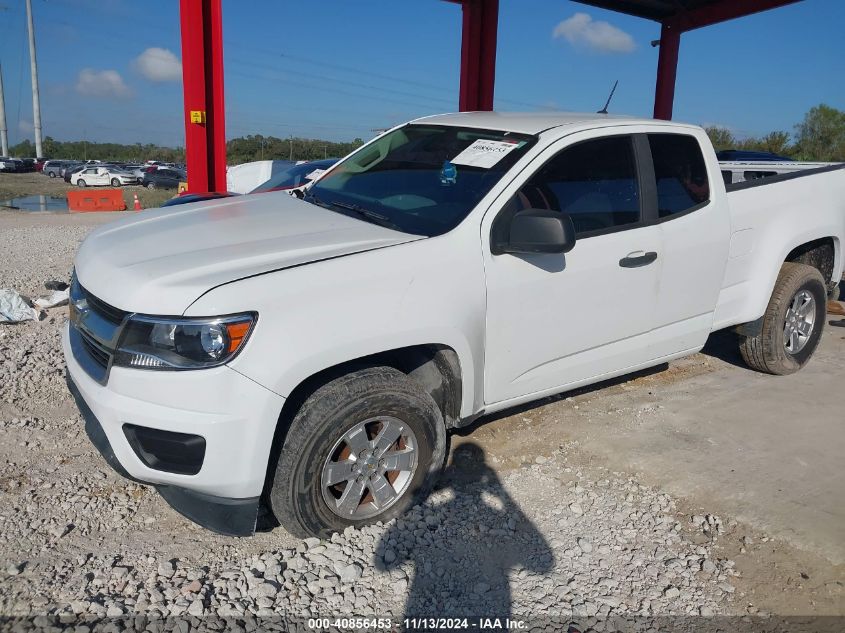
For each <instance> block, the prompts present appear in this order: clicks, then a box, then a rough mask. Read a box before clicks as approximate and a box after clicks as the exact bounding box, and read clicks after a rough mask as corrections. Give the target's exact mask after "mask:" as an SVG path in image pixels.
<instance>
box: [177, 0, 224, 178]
mask: <svg viewBox="0 0 845 633" xmlns="http://www.w3.org/2000/svg"><path fill="white" fill-rule="evenodd" d="M180 16H181V24H182V84H183V88H184V95H185V97H184V99H185V104H184V109H185V113H184V115H185V145H186V153H187V167H188V190H189V191H193V192H203V191H226V114H225V97H224V92H223V14H222V9H221V0H180Z"/></svg>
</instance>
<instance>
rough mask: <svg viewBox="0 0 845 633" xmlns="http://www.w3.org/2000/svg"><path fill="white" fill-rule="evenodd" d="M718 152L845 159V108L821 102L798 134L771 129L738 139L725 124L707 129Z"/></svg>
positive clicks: (801, 126)
mask: <svg viewBox="0 0 845 633" xmlns="http://www.w3.org/2000/svg"><path fill="white" fill-rule="evenodd" d="M705 130H706V131H707V135H708V136H709V137H710V141H711V142H712V143H713V147H715V148H716V151H717V152H718V151H721V150H723V149H744V150H754V151H759V152H772V153H773V154H780V155H781V156H786V157H788V158H794V159H795V160H809V161H826V162H839V161H845V111H842V110H837V109H836V108H833V107H831V106H828V105H825V104H823V103H822V104H820V105H817V106H816V107H814V108H811V109H810V111H809V112H807V114H805V115H804V120H803V121H801V123H799V124H798V125H796V126H795V133H794V134H790V133H789V132H785V131H780V130H779V131H775V132H769V133H768V134H766V135H764V136H760V137H748V138H743V139H738V138H737V137H736V136H734V134H733V133H732V132H731V131H730V130H728V129H726V128H723V127H717V126H711V127H707V128H705Z"/></svg>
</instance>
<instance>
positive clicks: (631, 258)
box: [619, 251, 657, 268]
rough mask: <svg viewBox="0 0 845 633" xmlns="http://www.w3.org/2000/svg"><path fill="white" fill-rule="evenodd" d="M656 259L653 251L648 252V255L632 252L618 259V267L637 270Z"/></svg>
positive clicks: (641, 252)
mask: <svg viewBox="0 0 845 633" xmlns="http://www.w3.org/2000/svg"><path fill="white" fill-rule="evenodd" d="M656 259H657V253H655V252H654V251H649V252H648V253H644V252H643V251H634V252H633V253H628V255H627V256H625V257H623V258H622V259H620V260H619V265H620V266H622V268H639V267H640V266H648V265H649V264H651V263H652V262H653V261H655V260H656Z"/></svg>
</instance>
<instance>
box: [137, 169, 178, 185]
mask: <svg viewBox="0 0 845 633" xmlns="http://www.w3.org/2000/svg"><path fill="white" fill-rule="evenodd" d="M185 179H186V176H185V174H184V173H183V172H180V171H176V170H175V169H156V170H154V171H148V172H146V173H144V175H143V177H142V178H141V184H142V185H143V186H144V187H147V188H148V189H176V188H178V187H179V183H180V182H184V181H185Z"/></svg>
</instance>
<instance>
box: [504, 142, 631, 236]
mask: <svg viewBox="0 0 845 633" xmlns="http://www.w3.org/2000/svg"><path fill="white" fill-rule="evenodd" d="M511 208H512V209H513V210H514V211H518V210H521V209H528V208H531V209H550V210H553V211H559V212H561V213H567V214H569V215H570V217H571V218H572V222H573V224H574V225H575V233H576V234H577V235H578V236H582V235H585V234H590V233H592V232H594V231H604V230H608V229H614V228H616V227H620V226H624V225H626V224H634V223H636V222H639V220H640V187H639V181H638V179H637V167H636V161H635V158H634V148H633V144H632V141H631V137H629V136H611V137H607V138H600V139H595V140H592V141H585V142H583V143H578V144H577V145H573V146H572V147H568V148H567V149H565V150H563V151H562V152H560V153H559V154H558V155H557V156H555V157H554V158H552V159H551V160H549V161H548V162H547V163H546V164H545V165H543V166H542V167H541V168H540V170H539V171H538V172H537V173H536V174H534V175H533V176H532V177H531V180H529V181H528V182H527V183H526V184H525V185H523V186H522V188H521V189H520V190H519V192H517V194H516V195H515V196H514V198H513V199H512V200H511Z"/></svg>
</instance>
